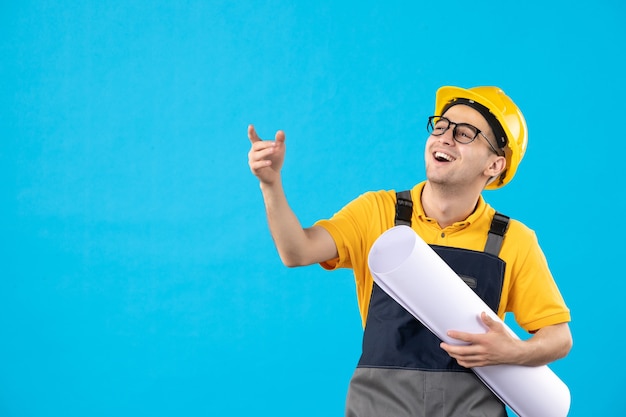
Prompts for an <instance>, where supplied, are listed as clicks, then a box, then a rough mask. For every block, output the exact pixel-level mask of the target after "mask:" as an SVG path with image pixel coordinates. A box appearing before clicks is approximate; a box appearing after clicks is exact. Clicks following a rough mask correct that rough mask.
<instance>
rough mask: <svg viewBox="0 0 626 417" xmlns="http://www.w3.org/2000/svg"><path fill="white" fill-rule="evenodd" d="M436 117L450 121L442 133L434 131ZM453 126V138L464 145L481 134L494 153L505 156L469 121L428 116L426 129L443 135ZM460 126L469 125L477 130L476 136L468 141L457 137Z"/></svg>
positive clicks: (434, 134)
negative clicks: (463, 121) (455, 120)
mask: <svg viewBox="0 0 626 417" xmlns="http://www.w3.org/2000/svg"><path fill="white" fill-rule="evenodd" d="M435 119H438V120H445V121H446V122H448V127H446V128H445V130H444V131H443V132H441V133H433V132H434V131H435V123H434V122H433V121H434V120H435ZM451 126H452V139H454V140H455V141H456V142H458V143H462V144H463V145H468V144H470V143H472V142H474V141H475V140H476V138H477V137H478V135H480V136H482V137H483V138H484V139H485V141H486V142H487V144H488V145H489V147H490V148H491V150H492V151H493V153H495V154H496V155H498V156H504V155H502V153H501V152H498V151H497V150H496V148H495V147H494V146H493V145H492V144H491V141H490V140H489V139H487V136H485V134H484V133H483V132H482V131H481V130H480V129H479V128H477V127H476V126H474V125H471V124H469V123H455V122H453V121H451V120H450V119H448V118H447V117H444V116H429V117H428V124H427V125H426V130H427V131H428V133H430V134H431V135H433V136H443V135H444V134H445V133H446V132H447V131H448V130H450V127H451ZM458 126H464V127H468V128H470V129H471V130H472V131H475V132H476V134H475V135H474V137H473V138H472V139H470V140H468V141H467V142H464V141H462V140H459V139H458V138H457V129H456V128H457V127H458Z"/></svg>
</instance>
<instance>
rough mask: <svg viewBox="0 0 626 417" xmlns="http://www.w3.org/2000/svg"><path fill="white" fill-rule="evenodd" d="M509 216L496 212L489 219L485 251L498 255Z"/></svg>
mask: <svg viewBox="0 0 626 417" xmlns="http://www.w3.org/2000/svg"><path fill="white" fill-rule="evenodd" d="M509 220H510V217H509V216H505V215H504V214H502V213H498V212H496V214H494V215H493V220H491V228H490V230H489V234H488V235H487V243H486V244H485V252H487V253H490V254H492V255H495V256H498V255H499V254H500V248H501V247H502V241H503V240H504V234H505V233H506V229H507V228H508V227H509Z"/></svg>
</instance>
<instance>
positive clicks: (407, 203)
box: [395, 191, 413, 226]
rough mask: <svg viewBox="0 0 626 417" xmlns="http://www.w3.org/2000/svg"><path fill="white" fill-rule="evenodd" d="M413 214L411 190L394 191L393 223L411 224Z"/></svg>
mask: <svg viewBox="0 0 626 417" xmlns="http://www.w3.org/2000/svg"><path fill="white" fill-rule="evenodd" d="M411 216H413V200H412V199H411V191H400V192H396V219H395V225H396V226H400V225H404V226H411Z"/></svg>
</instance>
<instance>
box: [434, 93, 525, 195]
mask: <svg viewBox="0 0 626 417" xmlns="http://www.w3.org/2000/svg"><path fill="white" fill-rule="evenodd" d="M476 103H478V104H479V106H476ZM456 104H465V105H468V106H470V107H473V108H474V109H476V110H478V111H479V112H480V113H481V114H482V115H483V117H485V119H486V120H487V122H488V123H489V125H490V126H491V129H492V130H493V132H494V134H495V135H496V142H497V144H498V146H499V147H500V148H501V149H503V150H504V154H505V156H506V168H505V169H504V171H502V174H500V176H499V177H498V178H497V179H496V180H495V181H492V182H491V183H490V184H488V185H487V187H486V189H488V190H494V189H496V188H500V187H504V186H505V185H506V184H508V183H509V181H511V179H512V178H513V176H514V175H515V172H516V171H517V167H518V166H519V164H520V162H521V161H522V158H523V157H524V153H525V152H526V145H527V144H528V129H527V127H526V120H525V119H524V115H523V114H522V112H521V111H520V109H519V108H518V107H517V106H516V105H515V103H514V102H513V100H511V99H510V98H509V97H508V96H507V95H506V94H505V93H504V91H502V90H501V89H500V88H498V87H472V88H468V89H465V88H459V87H449V86H446V87H441V88H440V89H439V90H437V96H436V99H435V115H438V116H441V115H442V113H443V112H445V110H447V109H448V108H449V107H451V106H453V105H456ZM494 117H495V120H494ZM502 136H504V137H502Z"/></svg>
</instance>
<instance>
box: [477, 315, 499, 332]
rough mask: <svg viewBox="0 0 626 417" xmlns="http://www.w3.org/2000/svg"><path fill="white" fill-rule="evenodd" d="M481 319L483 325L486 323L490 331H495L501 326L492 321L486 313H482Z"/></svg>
mask: <svg viewBox="0 0 626 417" xmlns="http://www.w3.org/2000/svg"><path fill="white" fill-rule="evenodd" d="M480 319H481V320H482V322H483V323H485V326H487V328H488V329H489V330H495V329H496V328H498V326H499V323H498V322H497V321H495V320H494V319H492V318H491V317H490V316H489V315H488V314H487V313H485V312H484V311H483V312H482V313H480Z"/></svg>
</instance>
